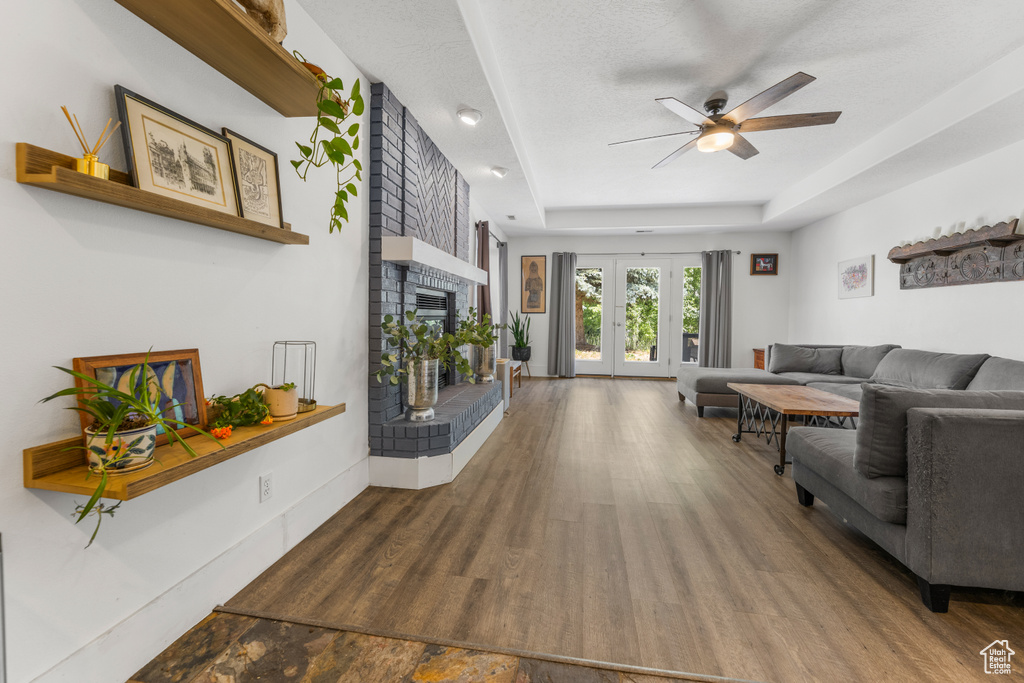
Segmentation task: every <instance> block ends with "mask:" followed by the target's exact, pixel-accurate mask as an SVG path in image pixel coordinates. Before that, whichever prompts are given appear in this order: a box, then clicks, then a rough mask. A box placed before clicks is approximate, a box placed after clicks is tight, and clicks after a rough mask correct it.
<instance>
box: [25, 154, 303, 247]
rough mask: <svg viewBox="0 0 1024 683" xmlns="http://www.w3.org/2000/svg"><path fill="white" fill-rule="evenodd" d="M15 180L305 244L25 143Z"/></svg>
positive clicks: (280, 231) (288, 230)
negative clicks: (83, 169) (86, 169)
mask: <svg viewBox="0 0 1024 683" xmlns="http://www.w3.org/2000/svg"><path fill="white" fill-rule="evenodd" d="M16 163H17V177H18V182H19V183H23V184H25V185H32V186H34V187H41V188H43V189H44V190H53V191H54V192H63V193H64V194H72V195H75V196H76V197H85V198H86V199H92V200H94V201H97V202H104V203H106V204H114V205H116V206H123V207H125V208H129V209H135V210H137V211H145V212H146V213H154V214H156V215H158V216H166V217H168V218H176V219H178V220H182V221H187V222H189V223H198V224H199V225H205V226H207V227H210V228H217V229H218V230H227V231H228V232H235V233H238V234H240V235H248V236H249V237H258V238H260V239H264V240H269V241H271V242H278V243H280V244H309V236H308V235H303V234H302V233H298V232H292V230H291V226H290V225H289V224H288V223H285V226H286V229H282V228H275V227H273V226H270V225H264V224H263V223H257V222H256V221H250V220H247V219H245V218H241V217H239V216H233V215H231V214H226V213H221V212H219V211H214V210H213V209H207V208H206V207H203V206H196V205H195V204H189V203H188V202H183V201H181V200H178V199H172V198H170V197H164V196H162V195H158V194H155V193H153V192H146V191H145V190H140V189H139V188H137V187H133V186H132V184H131V179H130V178H129V177H128V174H126V173H124V172H122V171H118V170H116V169H113V168H112V169H110V180H103V179H102V178H95V177H93V176H91V175H86V174H85V173H79V172H78V171H75V170H74V164H75V159H74V157H70V156H67V155H66V154H61V153H60V152H53V151H50V150H48V149H44V148H42V147H36V146H35V145H30V144H28V143H27V142H19V143H18V144H17V162H16Z"/></svg>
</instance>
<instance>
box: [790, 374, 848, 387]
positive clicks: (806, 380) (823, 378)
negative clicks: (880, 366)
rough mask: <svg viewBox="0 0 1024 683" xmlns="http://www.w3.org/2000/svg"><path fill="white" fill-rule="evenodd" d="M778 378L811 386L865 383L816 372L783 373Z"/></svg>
mask: <svg viewBox="0 0 1024 683" xmlns="http://www.w3.org/2000/svg"><path fill="white" fill-rule="evenodd" d="M779 377H786V378H788V379H791V380H793V381H794V382H796V383H798V384H811V383H812V382H829V383H831V384H857V385H859V384H861V383H862V382H867V379H865V378H863V377H847V376H846V375H827V374H822V373H817V372H783V373H780V374H779Z"/></svg>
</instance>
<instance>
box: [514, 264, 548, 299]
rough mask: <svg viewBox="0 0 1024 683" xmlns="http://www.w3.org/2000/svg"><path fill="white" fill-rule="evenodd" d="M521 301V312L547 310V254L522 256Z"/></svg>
mask: <svg viewBox="0 0 1024 683" xmlns="http://www.w3.org/2000/svg"><path fill="white" fill-rule="evenodd" d="M521 261H522V266H523V277H522V285H523V289H522V302H521V306H520V309H521V310H522V311H523V313H545V312H547V307H546V305H545V304H546V302H547V289H548V288H547V284H548V280H547V270H546V269H547V261H548V257H547V256H523V257H522V260H521Z"/></svg>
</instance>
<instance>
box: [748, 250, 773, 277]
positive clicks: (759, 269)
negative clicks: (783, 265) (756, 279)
mask: <svg viewBox="0 0 1024 683" xmlns="http://www.w3.org/2000/svg"><path fill="white" fill-rule="evenodd" d="M750 274H751V275H778V274H779V255H778V254H751V255H750Z"/></svg>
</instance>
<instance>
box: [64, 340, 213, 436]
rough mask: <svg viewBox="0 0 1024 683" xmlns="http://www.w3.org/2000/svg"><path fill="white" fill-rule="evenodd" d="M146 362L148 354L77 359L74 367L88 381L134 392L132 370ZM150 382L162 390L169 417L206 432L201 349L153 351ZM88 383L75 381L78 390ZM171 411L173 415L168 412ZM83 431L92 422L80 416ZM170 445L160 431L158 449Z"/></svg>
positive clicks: (162, 402)
mask: <svg viewBox="0 0 1024 683" xmlns="http://www.w3.org/2000/svg"><path fill="white" fill-rule="evenodd" d="M145 360H146V353H122V354H118V355H114V356H92V357H89V358H75V359H74V360H73V363H74V365H72V367H73V368H74V369H75V371H76V372H80V373H82V374H83V375H86V376H87V377H92V378H93V379H96V380H99V381H100V382H103V383H104V384H109V385H110V386H112V387H115V388H119V389H122V390H124V391H126V392H130V389H129V388H128V381H129V379H130V378H131V372H132V368H134V367H135V366H136V365H140V364H142V362H143V361H145ZM149 378H150V380H151V381H152V382H153V383H154V385H155V386H154V391H155V390H156V388H157V387H159V393H160V396H159V399H158V400H159V406H160V408H161V409H163V411H164V413H165V416H167V417H174V418H175V419H177V420H181V421H182V422H186V423H188V424H190V425H195V426H196V427H199V428H200V429H206V425H207V421H206V396H205V395H204V394H203V374H202V371H201V370H200V369H199V349H180V350H177V351H150V352H149ZM84 385H85V382H83V381H82V380H80V379H78V378H77V377H76V378H75V386H78V387H82V386H84ZM168 411H169V412H168ZM79 414H80V416H81V419H82V429H85V428H86V427H88V426H89V425H90V424H91V423H92V418H91V417H89V416H88V415H86V414H85V413H79ZM174 431H176V432H177V433H178V435H179V436H182V437H185V438H188V437H190V436H193V435H195V433H196V432H194V431H192V430H191V429H189V428H188V427H182V428H181V429H176V430H174ZM167 442H168V438H167V434H166V433H164V431H163V428H162V427H157V437H156V445H157V446H160V445H163V444H165V443H167Z"/></svg>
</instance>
